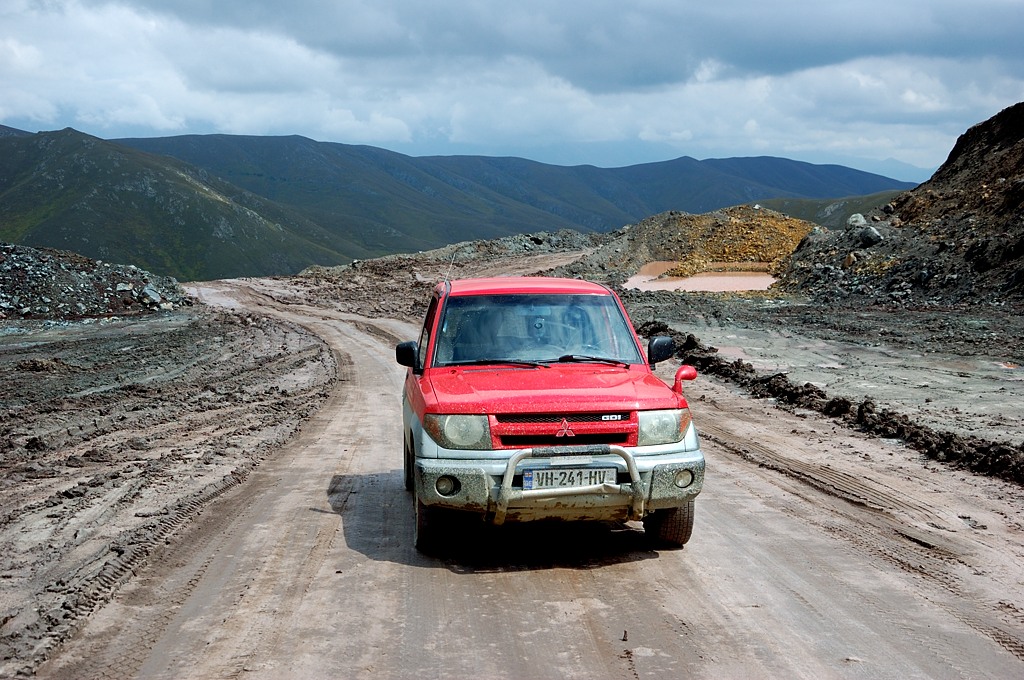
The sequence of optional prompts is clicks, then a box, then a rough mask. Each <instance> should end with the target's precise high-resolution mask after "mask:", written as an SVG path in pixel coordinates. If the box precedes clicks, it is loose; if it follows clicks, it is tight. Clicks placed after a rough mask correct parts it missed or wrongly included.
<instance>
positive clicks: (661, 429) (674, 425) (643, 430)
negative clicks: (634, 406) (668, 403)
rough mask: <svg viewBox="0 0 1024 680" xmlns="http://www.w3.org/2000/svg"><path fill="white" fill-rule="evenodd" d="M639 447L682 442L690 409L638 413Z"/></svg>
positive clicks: (688, 424)
mask: <svg viewBox="0 0 1024 680" xmlns="http://www.w3.org/2000/svg"><path fill="white" fill-rule="evenodd" d="M637 416H638V417H639V420H640V432H639V434H638V437H637V444H638V445H639V446H653V445H654V444H674V443H676V442H680V441H682V440H683V435H685V434H686V428H688V427H689V426H690V409H686V408H674V409H668V410H664V411H640V412H639V413H638V414H637Z"/></svg>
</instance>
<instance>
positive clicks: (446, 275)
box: [444, 253, 456, 284]
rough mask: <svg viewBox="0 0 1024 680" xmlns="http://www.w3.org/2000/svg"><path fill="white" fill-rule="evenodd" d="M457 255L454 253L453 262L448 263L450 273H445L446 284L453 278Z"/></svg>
mask: <svg viewBox="0 0 1024 680" xmlns="http://www.w3.org/2000/svg"><path fill="white" fill-rule="evenodd" d="M455 255H456V253H452V261H451V262H449V263H448V271H446V272H445V273H444V282H445V283H446V284H447V283H448V279H449V278H450V277H451V274H452V267H454V266H455Z"/></svg>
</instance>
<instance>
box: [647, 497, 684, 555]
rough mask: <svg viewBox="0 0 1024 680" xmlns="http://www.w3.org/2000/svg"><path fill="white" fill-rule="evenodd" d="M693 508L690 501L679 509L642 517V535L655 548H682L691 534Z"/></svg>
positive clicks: (658, 511)
mask: <svg viewBox="0 0 1024 680" xmlns="http://www.w3.org/2000/svg"><path fill="white" fill-rule="evenodd" d="M693 506H694V502H693V500H692V499H691V500H690V502H688V503H687V504H686V505H684V506H682V507H681V508H668V509H667V510H656V511H655V512H653V513H651V514H650V515H648V516H647V517H644V533H645V534H647V536H648V539H649V540H650V541H651V542H652V543H653V544H654V545H655V546H658V547H663V548H682V547H683V546H684V545H686V542H687V541H689V540H690V535H691V534H693V509H694V508H693Z"/></svg>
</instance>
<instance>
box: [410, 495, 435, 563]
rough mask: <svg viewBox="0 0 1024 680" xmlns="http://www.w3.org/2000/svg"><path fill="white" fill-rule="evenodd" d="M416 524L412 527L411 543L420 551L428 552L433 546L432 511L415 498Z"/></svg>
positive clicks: (433, 527)
mask: <svg viewBox="0 0 1024 680" xmlns="http://www.w3.org/2000/svg"><path fill="white" fill-rule="evenodd" d="M415 502H416V525H415V527H414V529H413V536H412V540H413V545H414V546H416V549H417V550H419V551H420V552H421V553H424V554H429V553H430V552H431V549H432V548H433V546H434V538H435V536H434V532H435V531H436V527H435V526H434V525H433V522H434V519H435V518H434V511H433V510H432V509H431V508H428V507H427V506H425V505H423V503H421V502H420V499H418V498H417V499H416V501H415Z"/></svg>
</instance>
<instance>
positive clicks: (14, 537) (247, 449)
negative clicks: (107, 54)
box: [0, 250, 1024, 677]
mask: <svg viewBox="0 0 1024 680" xmlns="http://www.w3.org/2000/svg"><path fill="white" fill-rule="evenodd" d="M581 252H584V251H572V250H565V251H563V252H559V253H546V254H540V255H531V254H530V253H514V254H510V255H500V256H493V255H492V256H489V257H488V258H486V260H480V261H476V262H474V261H472V260H469V259H466V258H463V260H462V261H461V262H460V263H459V264H458V265H453V264H452V263H450V262H445V261H444V259H443V258H437V259H434V260H429V261H428V260H418V261H417V260H412V259H409V258H397V259H392V260H387V259H385V261H384V262H383V263H381V262H378V261H373V262H368V263H359V264H357V265H355V266H353V267H351V268H346V269H345V270H343V271H342V272H340V273H339V272H333V273H327V272H320V273H313V274H311V275H309V276H305V277H299V278H290V279H273V280H264V281H261V282H260V289H261V290H262V291H263V292H264V293H265V294H266V295H268V296H270V298H272V299H274V300H275V301H276V302H277V303H281V304H284V305H289V304H290V305H304V306H311V307H314V308H316V307H319V308H321V309H323V310H324V314H325V318H326V316H327V315H328V314H331V315H336V314H343V313H355V314H359V315H361V316H363V317H367V318H371V319H395V320H399V321H404V322H413V323H415V322H418V320H419V317H420V314H421V313H422V309H423V304H424V302H425V300H426V297H427V293H428V291H429V289H430V287H431V285H432V282H433V281H436V280H438V279H439V278H441V277H443V276H444V275H446V274H451V275H457V276H472V275H480V274H483V273H497V274H528V273H533V272H546V273H549V272H552V271H557V269H558V268H559V267H564V266H565V265H566V264H567V263H570V262H572V260H573V259H574V258H575V257H578V256H579V255H580V253H581ZM191 290H192V291H193V292H196V293H198V292H199V291H200V290H201V286H193V287H191ZM623 296H624V299H625V301H626V303H627V306H628V307H629V308H630V312H631V314H632V315H633V316H634V320H635V322H636V323H637V325H638V326H643V327H645V328H647V330H659V329H661V330H667V331H669V332H673V333H676V334H678V337H679V338H680V341H681V343H683V344H687V337H688V336H694V337H693V338H691V339H690V340H689V350H690V351H691V352H692V353H693V356H694V357H695V359H694V360H695V361H697V362H700V361H703V362H704V363H703V364H702V370H703V371H704V374H705V376H706V377H712V376H717V377H715V379H716V380H721V381H723V382H722V384H723V385H727V386H728V388H729V389H732V390H739V389H745V390H747V391H753V392H754V393H756V394H757V395H759V396H760V397H762V398H763V399H764V401H763V403H764V405H765V407H766V408H769V409H771V408H776V407H779V408H783V409H786V410H789V411H791V412H792V413H794V414H796V415H797V416H806V417H812V412H820V411H822V410H826V411H827V410H828V409H827V408H826V406H827V405H828V404H831V405H832V406H831V408H832V413H830V417H832V418H833V425H834V426H837V427H840V428H841V429H845V430H848V431H849V432H861V433H864V435H865V436H869V437H875V438H882V439H884V440H885V441H886V442H889V443H890V444H891V446H892V447H897V448H901V449H904V450H906V449H907V447H908V446H911V444H912V443H913V442H910V440H911V439H913V440H915V441H916V440H917V439H921V438H922V437H923V439H926V440H928V441H931V442H932V444H933V445H935V442H936V441H937V442H938V448H939V449H940V450H944V451H947V452H948V450H952V449H955V448H956V447H957V446H961V445H963V446H967V447H968V448H972V447H973V449H977V447H978V446H982V445H984V443H985V442H989V443H992V442H994V443H996V445H998V446H1002V447H1004V450H1003V453H1004V454H1005V456H1004V457H1003V459H1000V460H1002V461H1003V462H1002V463H1000V464H999V466H997V467H999V469H998V470H994V469H992V468H991V464H990V465H989V467H987V468H984V469H982V468H983V467H984V466H974V467H975V468H976V470H975V471H976V472H978V473H988V474H994V475H995V476H997V477H1003V478H1004V479H1009V478H1013V477H1014V475H1016V474H1018V471H1019V469H1018V468H1016V467H1014V466H1015V465H1019V459H1020V446H1021V444H1022V442H1024V435H1022V432H1024V428H1022V427H1021V426H1022V424H1024V368H1022V366H1024V353H1022V349H1021V347H1022V345H1024V342H1022V339H1024V323H1022V321H1021V318H1022V317H1021V315H1020V313H1019V311H1020V310H1015V309H1009V308H1007V307H1001V306H991V305H990V306H984V307H958V308H948V309H943V308H937V307H923V308H920V309H896V310H890V309H886V308H883V307H879V308H864V307H842V306H836V307H834V308H831V309H822V308H820V307H815V306H813V305H808V304H806V301H805V300H802V299H800V298H796V297H782V296H776V295H765V294H750V295H715V294H678V293H640V292H635V291H623ZM2 323H3V325H2V326H0V476H2V479H0V498H2V503H0V585H2V589H0V676H5V677H6V676H9V675H15V674H32V673H33V672H34V671H35V669H36V668H38V666H39V664H40V663H42V662H43V661H44V660H45V659H47V658H49V657H50V656H52V655H53V654H55V653H56V652H58V651H59V649H60V645H61V643H62V642H63V641H64V640H66V639H67V638H68V637H69V636H70V635H71V634H72V633H73V632H74V631H75V630H77V629H79V628H81V627H82V626H83V625H84V623H85V622H87V621H88V620H89V618H90V616H92V615H93V614H94V612H95V611H96V610H97V609H98V608H99V607H100V606H101V605H102V604H103V603H104V602H106V601H107V600H109V599H110V597H111V596H112V595H113V594H114V593H116V592H117V591H118V590H119V589H121V588H122V587H124V586H125V584H127V583H129V582H131V580H132V578H133V576H134V574H136V573H137V572H138V571H139V570H140V569H141V568H143V567H144V566H145V565H146V564H147V561H148V560H149V559H150V556H151V555H152V554H153V551H154V550H155V549H156V548H157V547H158V546H161V545H163V544H165V543H168V542H170V541H173V540H175V536H176V535H178V534H179V533H180V532H181V530H182V528H183V527H184V526H186V525H188V524H189V523H191V522H193V521H194V520H196V519H197V518H198V517H200V516H201V515H202V513H203V510H204V508H205V507H206V506H207V505H208V504H209V503H210V502H211V501H212V500H213V499H215V498H217V497H218V496H219V495H220V494H222V493H224V492H225V490H229V489H233V488H235V487H238V486H239V485H244V484H245V482H246V479H247V477H248V476H249V474H250V473H251V472H252V471H253V470H254V469H255V468H256V467H257V466H259V465H260V464H261V461H263V460H265V459H266V458H267V457H268V456H273V455H274V452H275V451H276V450H277V449H278V448H279V447H280V445H281V444H282V443H284V442H286V441H288V440H289V438H290V437H292V436H293V435H294V434H295V432H296V431H297V430H299V429H300V428H301V427H302V424H303V422H304V421H306V420H307V419H308V418H310V417H311V416H312V415H313V414H315V413H316V412H317V410H318V408H319V407H320V405H321V404H323V403H324V402H325V400H327V398H328V396H329V395H330V394H331V393H333V392H335V391H336V390H342V391H344V390H345V380H346V378H345V372H344V367H343V366H341V365H340V362H339V360H338V356H337V354H336V352H332V351H331V349H330V348H329V347H328V345H327V343H325V341H324V340H323V339H322V338H321V337H318V336H317V334H315V333H314V332H312V331H311V330H310V329H309V328H308V327H302V326H299V325H296V324H291V323H288V322H285V321H281V320H280V319H278V320H272V319H271V318H269V317H265V316H261V315H258V314H255V313H253V312H252V311H250V310H245V309H241V308H239V309H237V310H231V309H230V308H228V309H219V310H218V309H211V308H207V307H206V306H205V305H203V304H200V303H197V304H196V305H195V306H193V307H186V308H182V309H178V310H173V311H163V312H158V313H155V314H151V315H146V316H142V317H135V318H109V319H93V320H86V321H77V322H60V323H52V322H41V321H31V320H21V321H5V322H2ZM652 324H653V325H652ZM397 339H398V338H392V337H388V339H387V340H388V342H390V343H393V342H395V341H396V340H397ZM698 339H699V341H698ZM737 360H739V363H737ZM729 366H732V367H733V370H731V371H730V370H728V367H729ZM808 384H810V386H808ZM773 385H774V391H773ZM787 386H788V387H787ZM793 386H796V387H797V388H802V390H801V389H798V390H797V391H798V392H802V395H803V396H804V397H807V396H808V394H809V395H810V399H809V400H807V399H804V400H803V401H801V400H800V399H799V398H792V399H790V398H789V397H787V396H786V394H787V392H786V390H789V391H790V392H792V390H793ZM811 387H813V388H814V389H810V388H811ZM798 396H799V395H798ZM836 399H840V400H846V401H847V402H848V408H846V409H843V408H842V402H841V401H836ZM869 403H870V407H866V404H869ZM865 409H867V411H866V410H865ZM885 412H889V414H890V416H895V417H896V421H897V425H898V424H899V423H904V424H905V425H907V426H908V427H909V429H908V427H904V428H903V429H899V428H898V427H897V428H896V429H892V428H891V427H890V429H888V430H886V429H879V430H872V429H871V428H870V427H868V425H869V424H870V422H873V421H877V420H878V418H877V416H878V414H882V413H885ZM814 417H817V416H816V415H814ZM889 422H890V424H891V422H892V419H891V418H890V421H889ZM915 428H916V429H915ZM921 428H925V433H926V434H928V436H923V435H921V434H920V432H921ZM793 432H794V436H800V435H799V434H798V433H797V431H796V429H794V430H793ZM915 432H916V433H917V434H914V433H915ZM929 433H933V434H934V437H932V439H930V440H929V439H928V437H931V436H932V435H931V434H929ZM935 437H937V440H936V439H935ZM953 437H956V438H958V439H953ZM958 442H959V443H958ZM964 442H966V443H964ZM926 443H927V442H926ZM933 447H934V446H933ZM951 447H952V449H951ZM915 455H916V454H915ZM965 455H966V454H963V455H960V454H958V455H957V456H954V457H953V459H952V460H949V461H947V462H943V463H936V459H937V458H942V457H944V456H943V455H940V454H939V453H936V452H935V451H932V452H927V451H925V452H922V453H921V455H919V456H916V459H917V461H918V464H919V467H918V469H916V470H908V471H905V472H904V474H907V475H927V474H929V470H932V469H934V467H933V466H935V465H937V464H941V465H947V466H952V467H954V468H955V469H960V470H963V474H974V472H972V471H971V469H972V464H971V460H968V459H967V458H965ZM990 463H991V461H990ZM1019 500H1020V495H1019V494H1011V495H1008V496H1007V500H1006V507H1005V516H1006V517H1018V518H1019V513H1020V512H1021V510H1022V508H1021V507H1019ZM1014 526H1015V528H1013V527H1011V529H1012V530H1014V531H1016V532H1017V536H1018V537H1020V539H1021V542H1022V543H1024V527H1022V526H1021V525H1020V523H1019V519H1018V520H1017V523H1016V524H1015V525H1014ZM1021 625H1022V628H1024V623H1021ZM1018 632H1020V631H1018ZM1022 637H1024V635H1022ZM1018 651H1019V650H1018ZM1015 653H1016V652H1015Z"/></svg>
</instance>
